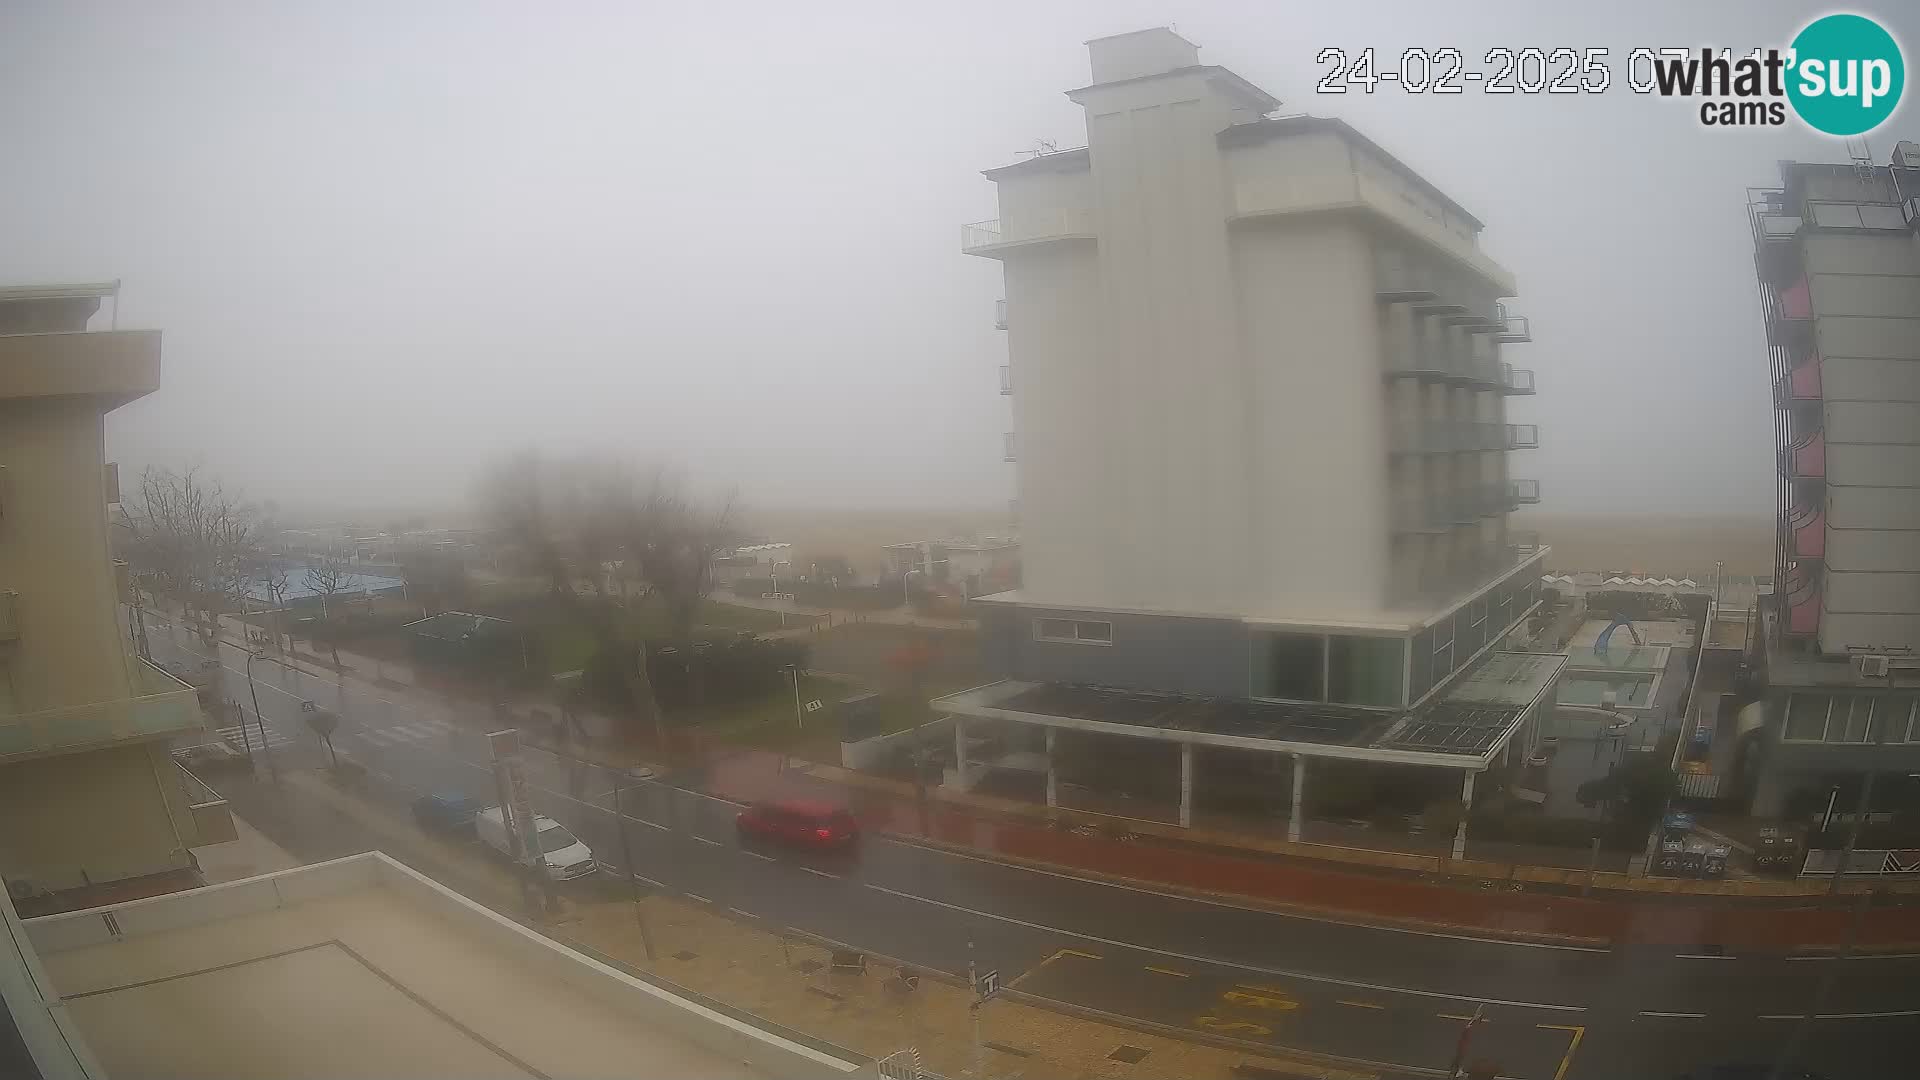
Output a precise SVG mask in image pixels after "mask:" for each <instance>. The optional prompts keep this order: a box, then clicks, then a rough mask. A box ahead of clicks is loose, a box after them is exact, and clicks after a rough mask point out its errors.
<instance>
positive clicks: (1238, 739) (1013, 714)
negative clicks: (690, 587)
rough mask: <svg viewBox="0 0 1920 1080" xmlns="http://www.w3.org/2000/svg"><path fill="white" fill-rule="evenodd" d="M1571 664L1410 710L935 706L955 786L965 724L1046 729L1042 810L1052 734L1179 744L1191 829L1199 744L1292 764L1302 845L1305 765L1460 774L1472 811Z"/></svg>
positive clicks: (1506, 676)
mask: <svg viewBox="0 0 1920 1080" xmlns="http://www.w3.org/2000/svg"><path fill="white" fill-rule="evenodd" d="M1566 663H1567V658H1566V657H1565V656H1564V655H1561V654H1557V653H1520V652H1496V653H1492V654H1489V655H1488V656H1487V657H1486V658H1485V660H1484V661H1483V662H1482V663H1480V664H1479V665H1478V666H1476V667H1475V668H1474V670H1472V671H1470V672H1468V673H1467V674H1466V675H1464V676H1463V677H1461V678H1460V679H1459V680H1458V681H1457V682H1456V683H1455V684H1454V685H1453V686H1452V687H1451V688H1450V689H1449V690H1448V691H1447V692H1446V693H1445V694H1442V695H1440V696H1438V697H1437V698H1435V699H1434V700H1431V701H1428V702H1426V703H1424V704H1422V705H1420V706H1417V707H1415V708H1412V709H1404V710H1400V709H1365V708H1357V707H1350V706H1340V705H1315V704H1297V703H1288V702H1278V701H1268V700H1263V699H1252V698H1213V697H1194V696H1189V695H1181V694H1164V693H1151V692H1147V691H1140V690H1120V689H1114V688H1110V687H1100V686H1081V685H1071V684H1062V683H1031V682H1019V681H1015V680H1005V681H1001V682H996V683H989V684H987V685H985V686H979V687H974V688H973V689H970V690H963V691H961V692H959V693H957V694H952V695H950V696H948V697H944V698H940V699H937V700H935V701H934V702H933V703H932V704H933V707H934V708H935V709H938V710H942V711H944V712H946V713H948V714H950V715H951V716H952V717H953V724H954V760H955V768H956V782H957V783H958V784H959V785H960V786H962V787H967V786H970V785H971V783H972V780H973V774H972V773H971V772H970V770H971V768H972V763H970V762H969V761H968V760H967V721H968V719H969V718H978V719H983V720H998V721H1003V722H1007V723H1012V724H1023V725H1031V726H1034V727H1039V728H1042V729H1044V730H1045V733H1046V754H1045V759H1046V760H1045V769H1046V777H1047V805H1048V806H1056V805H1058V798H1059V780H1058V775H1057V771H1056V768H1055V761H1054V743H1055V735H1056V733H1057V732H1059V731H1061V730H1068V731H1081V732H1090V733H1095V734H1103V735H1115V736H1120V737H1123V738H1134V739H1150V740H1156V741H1159V742H1165V743H1172V744H1175V745H1177V746H1178V747H1179V748H1180V817H1179V821H1180V824H1181V825H1182V826H1191V825H1192V824H1193V804H1194V798H1193V796H1194V768H1193V762H1194V748H1195V747H1196V746H1211V747H1228V748H1235V749H1242V750H1249V751H1255V752H1260V753H1269V754H1284V755H1287V756H1289V757H1291V758H1292V764H1293V788H1292V800H1293V805H1292V808H1291V812H1290V813H1289V815H1288V818H1287V839H1289V840H1292V841H1298V840H1299V839H1300V828H1301V824H1302V814H1301V805H1302V801H1303V798H1304V795H1305V791H1306V782H1307V771H1308V764H1307V763H1308V760H1309V759H1312V758H1334V759H1344V760H1348V761H1358V762H1368V763H1374V764H1380V765H1414V766H1427V767H1432V768H1439V769H1450V770H1455V771H1457V772H1458V773H1459V774H1460V777H1461V779H1460V799H1461V803H1462V805H1463V806H1464V807H1465V808H1466V809H1467V810H1469V811H1470V810H1471V809H1472V806H1473V784H1474V778H1475V777H1476V776H1477V775H1479V774H1480V773H1481V772H1482V771H1484V770H1486V769H1487V768H1489V767H1490V766H1493V765H1495V764H1498V763H1500V762H1502V761H1504V760H1506V755H1507V754H1508V753H1509V752H1510V751H1511V750H1512V749H1513V748H1514V747H1516V746H1517V747H1518V748H1519V752H1520V753H1522V754H1525V753H1528V752H1530V751H1531V750H1532V744H1533V740H1534V739H1535V737H1536V729H1537V724H1536V719H1537V717H1538V715H1539V713H1540V710H1542V709H1544V708H1552V703H1553V699H1554V687H1555V683H1556V682H1557V681H1558V679H1559V676H1560V672H1561V669H1563V668H1564V667H1565V666H1566ZM1466 843H1467V815H1466V814H1464V813H1463V814H1462V815H1461V819H1460V824H1459V826H1458V828H1457V829H1456V830H1455V834H1454V840H1453V857H1454V858H1456V859H1457V858H1462V857H1464V855H1465V853H1466Z"/></svg>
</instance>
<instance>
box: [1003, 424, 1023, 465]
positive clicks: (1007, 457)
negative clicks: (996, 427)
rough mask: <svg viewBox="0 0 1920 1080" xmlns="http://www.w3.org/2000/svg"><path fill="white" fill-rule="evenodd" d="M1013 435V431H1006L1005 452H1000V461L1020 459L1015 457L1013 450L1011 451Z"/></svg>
mask: <svg viewBox="0 0 1920 1080" xmlns="http://www.w3.org/2000/svg"><path fill="white" fill-rule="evenodd" d="M1013 435H1014V433H1013V432H1011V431H1009V432H1007V438H1006V452H1005V453H1004V454H1002V455H1001V460H1002V461H1018V460H1020V459H1019V458H1018V457H1016V456H1015V455H1014V452H1013V451H1014V444H1013Z"/></svg>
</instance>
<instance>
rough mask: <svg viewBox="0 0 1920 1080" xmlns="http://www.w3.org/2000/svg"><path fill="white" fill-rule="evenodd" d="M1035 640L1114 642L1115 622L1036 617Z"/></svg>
mask: <svg viewBox="0 0 1920 1080" xmlns="http://www.w3.org/2000/svg"><path fill="white" fill-rule="evenodd" d="M1033 640H1035V641H1065V642H1070V643H1072V644H1075V645H1111V644H1113V624H1112V623H1110V622H1092V621H1089V620H1084V619H1035V620H1033Z"/></svg>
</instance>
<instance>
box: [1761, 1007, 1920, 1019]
mask: <svg viewBox="0 0 1920 1080" xmlns="http://www.w3.org/2000/svg"><path fill="white" fill-rule="evenodd" d="M1896 1016H1920V1009H1899V1010H1895V1011H1892V1012H1853V1013H1816V1014H1815V1015H1814V1019H1815V1020H1887V1019H1891V1018H1893V1017H1896ZM1806 1018H1807V1017H1806V1014H1805V1013H1761V1014H1760V1019H1762V1020H1805V1019H1806Z"/></svg>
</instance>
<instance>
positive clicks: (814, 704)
mask: <svg viewBox="0 0 1920 1080" xmlns="http://www.w3.org/2000/svg"><path fill="white" fill-rule="evenodd" d="M822 708H825V706H823V705H821V704H820V699H819V698H814V699H813V700H812V701H809V702H807V711H808V712H819V711H820V710H821V709H822Z"/></svg>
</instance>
